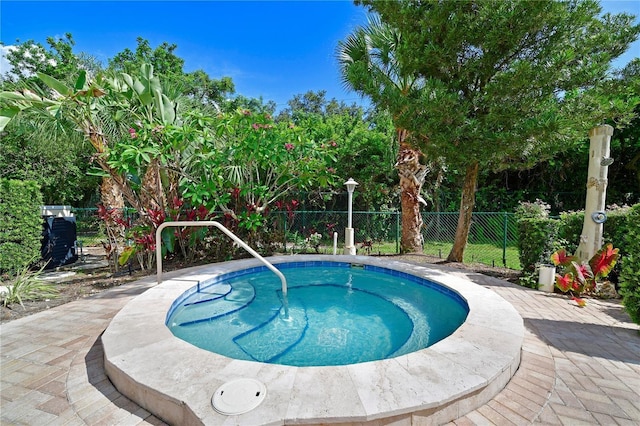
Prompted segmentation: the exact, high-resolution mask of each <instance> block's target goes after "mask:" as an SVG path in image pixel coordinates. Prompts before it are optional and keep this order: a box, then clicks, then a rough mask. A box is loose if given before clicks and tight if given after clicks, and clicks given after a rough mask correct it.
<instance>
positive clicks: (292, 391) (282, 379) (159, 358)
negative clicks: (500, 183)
mask: <svg viewBox="0 0 640 426" xmlns="http://www.w3.org/2000/svg"><path fill="white" fill-rule="evenodd" d="M268 260H269V261H271V262H272V263H274V264H278V263H282V262H291V261H296V262H300V261H335V262H351V263H358V264H367V265H374V266H379V267H383V268H388V269H392V270H397V271H402V272H406V273H409V274H413V275H417V276H420V277H424V278H427V279H429V280H431V281H435V282H437V283H440V284H442V285H445V286H446V287H449V288H450V289H452V290H454V291H456V292H457V293H458V294H460V295H461V296H462V297H463V298H464V299H465V300H466V301H467V303H468V305H469V315H468V317H467V320H466V321H465V323H464V324H463V325H462V326H461V327H460V328H458V330H456V331H455V332H454V333H453V334H452V335H451V336H449V337H448V338H446V339H444V340H442V341H440V342H438V343H436V344H435V345H433V346H431V347H429V348H426V349H423V350H420V351H418V352H414V353H411V354H407V355H402V356H399V357H396V358H392V359H387V360H382V361H374V362H366V363H361V364H352V365H346V366H332V367H291V366H283V365H275V364H264V363H259V362H252V361H243V360H235V359H231V358H227V357H224V356H222V355H218V354H214V353H211V352H208V351H205V350H202V349H199V348H197V347H195V346H193V345H191V344H189V343H187V342H184V341H182V340H180V339H178V338H176V337H175V336H173V334H171V332H170V331H169V329H168V328H167V327H166V326H165V320H166V314H167V312H168V310H169V308H170V307H171V304H172V303H173V302H174V300H175V299H176V298H178V297H179V296H180V295H181V294H182V293H184V292H185V291H186V290H188V289H189V288H191V287H193V286H195V285H196V284H197V282H198V281H204V280H205V279H207V278H211V277H212V276H214V275H218V274H224V273H228V272H231V271H235V270H239V269H245V268H251V267H255V266H260V265H261V263H259V262H258V261H257V260H254V259H249V260H241V261H233V262H225V263H218V264H212V265H206V266H200V267H194V268H189V269H185V270H183V271H180V272H179V273H178V274H176V273H174V274H171V275H169V274H167V280H166V281H164V282H163V283H162V284H160V285H158V286H155V287H154V288H152V289H150V290H148V291H146V292H145V293H143V294H142V295H140V296H138V297H136V298H135V299H133V300H132V301H131V302H129V303H128V304H127V305H126V306H125V307H124V308H123V309H122V310H121V311H120V312H119V313H118V314H117V315H116V316H115V317H114V319H113V320H112V322H111V324H110V325H109V327H108V328H107V329H106V330H105V332H104V334H103V336H102V342H103V346H104V353H105V370H106V372H107V375H108V376H109V378H110V379H111V381H112V382H113V384H114V385H115V386H116V388H117V389H118V390H119V391H120V392H121V393H122V394H124V395H126V396H127V397H129V398H131V399H132V400H133V401H135V402H137V403H138V404H139V405H141V406H142V407H144V408H146V409H147V410H149V411H151V412H152V413H154V414H155V415H156V416H158V417H160V418H162V419H164V420H165V421H167V422H169V423H171V424H176V425H178V424H219V425H223V424H251V425H258V424H262V425H282V424H318V423H354V422H358V423H365V424H366V423H367V422H372V421H376V420H379V419H385V420H387V421H398V422H400V423H398V424H404V423H407V424H410V423H412V422H413V423H415V422H419V421H421V420H422V421H429V422H433V423H445V422H447V421H450V420H453V419H456V418H459V417H461V416H464V414H466V413H467V412H469V411H472V410H474V409H475V408H478V407H479V406H481V405H483V404H484V403H486V402H487V401H489V400H490V399H491V398H492V397H493V396H495V395H496V394H497V393H498V392H499V391H500V390H501V389H502V388H503V387H504V386H505V385H506V384H507V383H508V381H509V379H510V378H511V376H513V374H514V373H515V371H516V370H517V368H518V366H519V364H520V351H521V347H522V342H523V340H524V324H523V320H522V317H521V316H520V315H519V314H518V312H517V311H516V310H515V308H514V307H513V306H512V305H511V304H509V303H508V302H507V301H505V300H504V299H503V298H501V297H500V296H498V295H497V294H496V293H494V292H492V291H490V290H488V289H485V288H484V287H482V286H480V285H478V284H475V283H473V282H471V281H469V280H467V279H464V278H461V277H459V276H455V275H452V274H449V273H447V272H446V271H443V270H442V269H439V268H437V267H433V266H429V265H421V266H420V265H413V264H407V263H404V262H400V261H394V260H387V259H379V258H373V257H367V256H342V255H340V256H322V255H304V256H278V257H271V258H268ZM170 277H171V278H170ZM242 377H249V378H255V379H257V380H259V381H261V382H262V383H264V384H265V385H266V387H267V396H266V398H265V400H264V401H263V402H262V404H261V405H260V406H258V407H257V408H255V409H254V410H252V411H250V412H248V413H245V414H242V415H238V416H224V415H221V414H219V413H217V412H216V411H215V410H214V409H213V408H212V406H211V397H212V395H213V393H214V392H215V390H216V389H217V388H218V387H219V386H220V385H222V384H223V383H226V382H228V381H231V380H234V379H238V378H242Z"/></svg>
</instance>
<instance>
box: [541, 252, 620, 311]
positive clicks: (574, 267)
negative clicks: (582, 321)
mask: <svg viewBox="0 0 640 426" xmlns="http://www.w3.org/2000/svg"><path fill="white" fill-rule="evenodd" d="M618 252H619V249H617V248H616V249H614V248H613V245H612V244H607V245H605V246H604V247H602V248H601V249H600V250H598V252H597V253H596V254H595V255H593V257H592V258H591V259H590V260H589V262H580V259H579V258H578V257H577V256H570V255H568V254H567V251H566V250H565V249H560V250H558V251H557V252H555V253H554V254H552V255H551V261H552V262H553V264H554V265H556V267H558V268H560V269H559V273H557V274H556V287H557V288H558V289H560V291H562V292H563V293H570V294H571V299H572V300H574V301H575V302H576V303H577V304H578V305H579V306H581V307H582V306H584V305H585V304H586V302H585V301H584V300H583V299H581V298H580V297H579V296H580V295H581V294H583V293H588V292H591V291H593V290H594V289H595V287H596V283H597V282H599V281H600V280H601V279H602V278H606V277H607V275H609V272H611V270H612V269H613V267H614V266H615V265H616V262H617V261H618V257H619V254H618Z"/></svg>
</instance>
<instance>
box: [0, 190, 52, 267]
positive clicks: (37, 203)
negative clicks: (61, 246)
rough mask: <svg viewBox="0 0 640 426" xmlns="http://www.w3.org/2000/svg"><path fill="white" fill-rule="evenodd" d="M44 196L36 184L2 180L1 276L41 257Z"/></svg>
mask: <svg viewBox="0 0 640 426" xmlns="http://www.w3.org/2000/svg"><path fill="white" fill-rule="evenodd" d="M41 206H42V193H41V192H40V187H39V186H38V184H37V183H36V182H34V181H19V180H8V179H0V273H10V274H11V273H14V272H15V271H17V270H18V269H20V268H24V267H25V266H28V265H29V264H31V263H32V262H34V261H37V260H38V259H39V257H40V239H41V238H42V216H41V211H40V208H41Z"/></svg>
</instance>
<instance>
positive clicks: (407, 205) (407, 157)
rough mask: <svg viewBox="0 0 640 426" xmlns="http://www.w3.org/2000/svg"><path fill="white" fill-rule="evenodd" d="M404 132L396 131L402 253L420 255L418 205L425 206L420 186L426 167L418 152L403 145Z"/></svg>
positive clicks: (420, 224) (420, 238)
mask: <svg viewBox="0 0 640 426" xmlns="http://www.w3.org/2000/svg"><path fill="white" fill-rule="evenodd" d="M406 135H407V133H406V131H403V130H398V140H399V142H400V149H399V151H398V162H397V163H396V168H397V169H398V176H399V177H400V205H401V208H402V237H401V239H400V250H401V252H402V253H415V252H420V253H422V249H423V247H422V245H423V238H422V233H421V230H422V214H421V213H420V203H423V204H426V203H425V201H424V199H423V198H422V196H421V195H420V193H421V191H422V184H423V183H424V179H425V176H426V174H427V167H426V166H425V165H423V164H420V155H421V153H420V151H418V150H416V149H414V148H412V147H410V146H409V145H407V144H405V143H404V139H406Z"/></svg>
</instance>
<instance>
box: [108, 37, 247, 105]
mask: <svg viewBox="0 0 640 426" xmlns="http://www.w3.org/2000/svg"><path fill="white" fill-rule="evenodd" d="M136 42H137V46H136V49H135V51H132V50H131V49H128V48H126V49H124V50H123V51H122V52H119V53H117V54H116V55H115V56H114V57H113V58H112V59H110V60H109V69H111V70H113V71H116V72H125V73H129V74H131V73H136V72H137V71H138V70H139V69H140V67H141V66H142V64H150V65H152V66H153V69H154V72H155V74H156V75H158V76H159V77H160V78H161V80H162V82H163V85H164V86H163V89H164V91H165V92H166V93H169V92H170V91H172V93H174V95H175V94H178V93H180V94H182V95H185V96H187V97H189V98H191V99H192V100H193V101H194V102H195V103H196V105H208V106H213V107H215V108H216V109H219V108H220V105H221V104H222V103H223V102H225V100H226V99H227V98H229V97H230V96H231V95H232V94H234V93H235V85H234V84H233V81H232V79H231V78H230V77H222V78H221V79H219V80H216V79H212V78H211V77H210V76H209V75H208V74H207V73H206V72H205V71H203V70H196V71H193V72H189V73H187V72H185V71H184V59H182V58H181V57H179V56H178V55H176V53H175V51H176V50H177V49H178V45H177V44H173V43H167V42H163V43H162V44H160V45H159V46H157V47H156V48H155V49H153V48H152V47H151V45H150V44H149V41H148V40H146V39H144V38H142V37H138V38H137V39H136ZM174 97H175V96H174Z"/></svg>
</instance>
